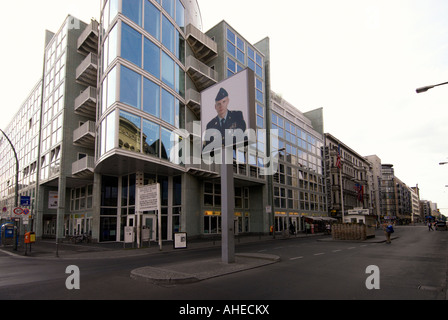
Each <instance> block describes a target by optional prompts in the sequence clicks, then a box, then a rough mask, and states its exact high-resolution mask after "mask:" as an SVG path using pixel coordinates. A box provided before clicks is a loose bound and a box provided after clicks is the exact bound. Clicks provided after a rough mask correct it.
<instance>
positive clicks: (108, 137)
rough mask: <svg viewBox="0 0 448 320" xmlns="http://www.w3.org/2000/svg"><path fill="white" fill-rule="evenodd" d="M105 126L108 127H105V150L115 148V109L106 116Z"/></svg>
mask: <svg viewBox="0 0 448 320" xmlns="http://www.w3.org/2000/svg"><path fill="white" fill-rule="evenodd" d="M103 126H105V127H106V129H105V132H104V134H105V137H103V138H104V141H105V147H106V149H105V152H107V151H110V150H112V149H113V148H115V139H116V138H115V137H116V136H115V111H113V112H112V113H111V114H109V115H108V116H107V118H106V121H104V122H103Z"/></svg>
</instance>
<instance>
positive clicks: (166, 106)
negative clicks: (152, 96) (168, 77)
mask: <svg viewBox="0 0 448 320" xmlns="http://www.w3.org/2000/svg"><path fill="white" fill-rule="evenodd" d="M174 102H175V98H174V96H173V95H172V94H171V93H169V92H168V91H166V90H164V89H162V120H163V121H165V122H168V123H169V124H171V125H174Z"/></svg>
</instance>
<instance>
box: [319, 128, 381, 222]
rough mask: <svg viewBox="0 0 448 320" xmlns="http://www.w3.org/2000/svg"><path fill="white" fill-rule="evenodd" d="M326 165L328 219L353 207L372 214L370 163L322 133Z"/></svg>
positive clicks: (343, 213)
mask: <svg viewBox="0 0 448 320" xmlns="http://www.w3.org/2000/svg"><path fill="white" fill-rule="evenodd" d="M325 162H326V167H327V171H326V181H327V186H328V189H327V201H328V210H329V211H330V213H331V216H332V217H337V218H342V217H343V216H345V215H346V214H347V212H348V210H353V209H355V208H363V209H368V210H369V214H371V215H373V214H374V210H373V205H374V203H373V202H372V196H371V190H370V189H371V186H373V181H372V179H373V178H372V175H371V174H370V172H371V167H372V164H371V163H370V162H369V161H368V160H367V159H366V158H364V157H363V156H361V155H359V154H358V153H357V152H356V151H354V150H353V149H351V148H350V147H349V146H347V145H346V144H344V143H343V142H342V141H340V140H339V139H337V138H336V137H335V136H333V135H332V134H330V133H325ZM369 179H370V181H369Z"/></svg>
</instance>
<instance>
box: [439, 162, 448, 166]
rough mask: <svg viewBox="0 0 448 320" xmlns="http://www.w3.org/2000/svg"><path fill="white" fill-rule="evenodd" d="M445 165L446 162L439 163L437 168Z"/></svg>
mask: <svg viewBox="0 0 448 320" xmlns="http://www.w3.org/2000/svg"><path fill="white" fill-rule="evenodd" d="M446 164H448V162H440V163H439V166H444V165H446Z"/></svg>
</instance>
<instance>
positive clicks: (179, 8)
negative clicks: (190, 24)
mask: <svg viewBox="0 0 448 320" xmlns="http://www.w3.org/2000/svg"><path fill="white" fill-rule="evenodd" d="M176 23H177V25H178V26H179V27H180V28H184V27H185V8H184V6H183V4H182V2H180V0H176Z"/></svg>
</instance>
